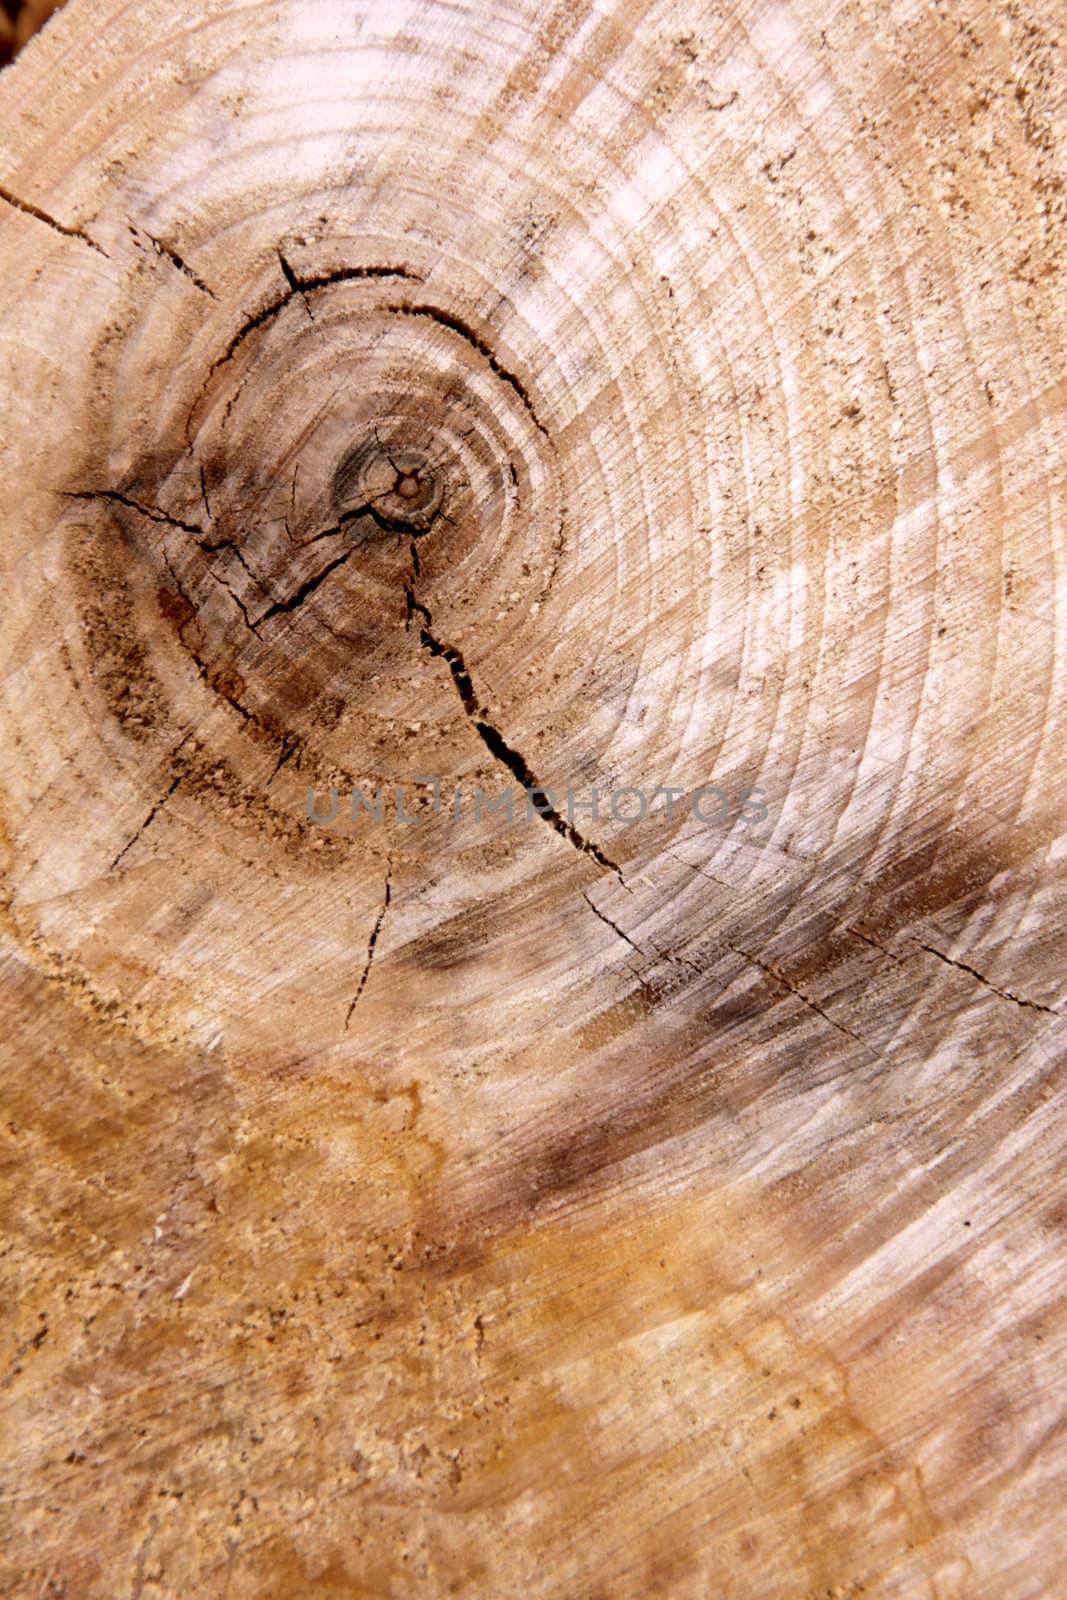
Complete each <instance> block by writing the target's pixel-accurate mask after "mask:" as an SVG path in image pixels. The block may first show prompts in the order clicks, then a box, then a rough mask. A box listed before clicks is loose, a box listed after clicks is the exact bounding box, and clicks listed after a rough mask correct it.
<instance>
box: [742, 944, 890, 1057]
mask: <svg viewBox="0 0 1067 1600" xmlns="http://www.w3.org/2000/svg"><path fill="white" fill-rule="evenodd" d="M727 949H728V950H732V951H733V952H734V954H735V955H738V956H743V957H744V959H745V960H746V961H748V962H751V964H752V965H753V966H754V967H758V968H759V969H760V971H761V972H764V973H766V975H767V976H768V977H769V978H773V979H774V981H775V983H778V984H781V986H782V988H783V989H785V990H786V991H787V992H788V993H789V994H791V995H793V996H794V997H795V998H796V999H797V1000H799V1001H800V1002H801V1004H802V1005H805V1006H807V1008H808V1010H809V1011H814V1013H815V1015H816V1016H817V1017H821V1018H822V1020H823V1021H824V1022H827V1023H829V1025H830V1027H831V1028H836V1029H837V1032H838V1033H843V1034H844V1035H845V1037H846V1038H848V1039H853V1040H854V1041H855V1042H856V1044H859V1045H863V1048H864V1049H867V1048H868V1047H867V1045H866V1043H865V1042H864V1040H862V1039H861V1038H860V1036H859V1034H858V1033H853V1032H852V1029H851V1028H846V1027H844V1026H843V1025H842V1024H841V1023H840V1022H835V1021H834V1019H833V1017H831V1016H828V1015H827V1013H826V1012H825V1011H824V1010H823V1009H822V1007H821V1006H820V1005H817V1004H816V1002H815V1001H814V1000H811V999H809V998H808V996H807V995H806V994H804V993H803V992H802V991H801V990H800V989H798V988H797V987H796V985H795V984H792V983H790V982H789V979H788V978H786V977H785V976H784V975H783V974H782V973H781V972H780V971H779V970H778V968H777V967H775V966H772V965H771V963H770V962H769V961H761V960H760V958H759V956H753V955H750V954H749V953H748V951H747V950H742V949H741V948H740V947H739V946H738V945H736V944H731V945H727Z"/></svg>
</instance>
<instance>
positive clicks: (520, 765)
mask: <svg viewBox="0 0 1067 1600" xmlns="http://www.w3.org/2000/svg"><path fill="white" fill-rule="evenodd" d="M406 592H407V598H408V620H409V622H410V620H411V617H412V615H413V614H414V613H415V612H418V614H419V615H420V616H421V617H422V618H423V619H424V621H425V624H426V626H425V627H423V628H421V629H420V630H419V640H420V642H421V644H422V647H423V649H424V650H428V651H429V653H430V655H432V656H436V657H437V658H439V659H440V660H442V661H444V663H445V665H446V666H447V667H448V670H449V672H450V673H451V674H452V682H453V683H454V684H455V686H456V693H457V694H458V695H459V698H460V701H461V703H462V705H463V709H464V711H465V712H466V714H467V717H468V719H469V720H470V722H471V724H472V726H473V728H474V730H475V732H476V733H477V734H478V737H479V738H480V739H481V741H482V743H483V744H484V745H485V747H486V749H487V750H488V751H489V752H490V754H491V755H493V756H494V757H495V758H496V760H497V761H499V762H500V764H501V766H503V767H506V768H507V770H508V771H509V772H510V773H511V775H512V777H514V778H517V779H518V781H519V783H520V784H521V785H522V787H523V789H525V790H526V791H527V793H528V794H529V796H530V804H532V805H533V807H534V810H535V811H536V812H537V814H538V816H539V817H540V818H541V819H542V821H544V822H546V823H547V824H548V826H549V827H550V828H554V829H555V831H556V832H557V833H558V834H559V835H560V837H561V838H564V839H566V840H567V842H568V843H569V844H572V845H573V846H574V848H575V849H576V850H581V851H582V852H583V854H585V855H587V856H590V857H591V858H592V859H593V860H594V861H595V862H596V863H597V865H598V866H601V867H603V868H604V869H605V871H607V872H614V873H615V874H616V876H617V877H618V878H619V880H620V882H621V881H622V871H621V869H620V868H619V866H618V863H617V862H615V861H612V859H611V857H610V856H608V855H605V853H604V851H603V850H601V848H600V846H599V845H598V844H594V843H593V841H592V840H591V839H586V838H584V837H583V836H582V835H581V834H580V833H579V832H578V829H577V828H576V827H574V825H573V823H570V822H568V821H567V820H566V818H565V817H561V816H560V814H559V812H558V811H557V810H556V809H555V807H554V806H553V805H552V803H551V801H550V800H549V798H548V794H547V792H546V790H545V789H543V788H542V786H541V784H540V783H539V782H538V780H537V778H536V777H535V775H534V773H533V772H532V771H531V769H530V767H529V765H528V764H527V762H526V760H525V758H524V757H523V756H522V755H520V753H519V752H518V750H516V749H514V748H513V746H512V745H510V744H508V742H507V740H506V739H505V738H504V736H503V734H502V733H501V732H500V730H499V729H498V728H496V727H494V725H493V724H492V723H491V722H490V721H489V720H488V717H489V713H488V711H487V710H486V708H485V707H484V706H482V705H481V704H480V703H479V701H478V697H477V695H476V694H475V692H474V684H473V683H472V682H471V675H470V673H469V672H468V671H467V666H466V663H465V661H464V660H463V657H462V655H461V654H460V652H459V651H458V650H456V649H454V648H453V647H452V646H451V645H448V644H443V643H442V642H441V640H440V639H438V638H437V637H436V636H435V635H434V634H433V633H432V632H431V631H430V630H431V628H432V626H433V619H432V618H431V616H430V613H429V611H428V610H427V609H426V607H425V606H424V605H422V604H421V602H420V601H419V600H417V599H416V597H415V594H414V591H413V590H411V589H410V587H409V588H408V589H407V591H406Z"/></svg>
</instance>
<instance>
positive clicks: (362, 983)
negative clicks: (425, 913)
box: [345, 861, 393, 1028]
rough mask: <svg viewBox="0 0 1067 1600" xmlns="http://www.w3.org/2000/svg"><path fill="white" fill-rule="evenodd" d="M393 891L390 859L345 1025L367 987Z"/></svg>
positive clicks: (350, 1018)
mask: <svg viewBox="0 0 1067 1600" xmlns="http://www.w3.org/2000/svg"><path fill="white" fill-rule="evenodd" d="M392 892H393V864H392V862H391V861H390V863H389V865H388V867H387V868H386V873H385V898H384V899H383V901H382V904H381V909H380V910H379V912H378V920H377V921H376V922H375V924H374V927H373V928H372V929H371V931H370V938H369V939H368V940H367V959H366V961H365V962H364V963H363V971H362V973H361V975H360V979H359V987H358V988H357V989H356V992H355V994H354V995H353V996H352V1003H351V1005H350V1006H349V1008H348V1012H347V1014H346V1016H345V1027H346V1028H347V1027H348V1024H349V1023H350V1022H351V1020H352V1013H353V1011H355V1009H356V1006H357V1004H358V1003H359V997H360V995H361V994H362V993H363V991H364V989H365V988H366V987H367V979H368V978H369V977H370V969H371V967H372V965H373V964H374V947H375V945H376V944H377V943H378V935H379V934H380V933H381V931H382V923H383V922H384V921H385V913H386V912H387V911H388V910H389V901H390V899H391V898H392Z"/></svg>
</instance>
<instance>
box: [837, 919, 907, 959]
mask: <svg viewBox="0 0 1067 1600" xmlns="http://www.w3.org/2000/svg"><path fill="white" fill-rule="evenodd" d="M841 926H842V927H843V928H844V930H845V932H846V933H850V934H851V935H852V937H853V938H854V939H861V940H862V941H863V943H864V944H867V945H870V947H871V949H872V950H880V951H881V952H882V954H883V955H884V956H888V957H889V959H890V961H895V962H896V964H897V966H898V967H902V966H903V965H904V963H903V962H902V961H901V959H900V957H899V956H898V955H895V954H894V952H893V951H892V950H890V948H889V946H888V945H885V944H879V942H878V940H877V939H872V938H871V937H870V936H869V935H868V934H866V933H863V932H861V930H860V929H859V928H854V927H853V926H852V924H851V923H849V922H843V923H842V924H841Z"/></svg>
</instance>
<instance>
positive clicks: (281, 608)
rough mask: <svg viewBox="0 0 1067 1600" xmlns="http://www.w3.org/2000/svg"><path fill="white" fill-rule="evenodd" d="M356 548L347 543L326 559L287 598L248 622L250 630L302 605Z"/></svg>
mask: <svg viewBox="0 0 1067 1600" xmlns="http://www.w3.org/2000/svg"><path fill="white" fill-rule="evenodd" d="M358 549H359V545H357V544H353V545H349V547H348V549H347V550H342V552H341V554H340V555H339V556H335V558H334V559H333V560H332V561H328V562H327V563H326V565H325V566H324V567H323V568H322V570H321V571H320V572H316V573H315V574H314V576H313V577H311V578H308V579H307V581H306V582H305V583H302V584H301V585H300V587H299V589H298V590H297V591H296V593H295V594H293V595H290V597H289V599H288V600H276V601H275V602H274V604H273V605H272V606H268V607H267V609H266V611H264V612H263V614H262V615H261V616H259V617H257V618H256V620H255V622H250V623H249V627H250V628H251V629H252V632H253V633H257V632H258V631H259V629H260V628H261V627H262V626H263V624H264V623H265V622H269V621H270V619H271V617H278V616H281V615H282V614H283V613H288V612H290V611H295V610H296V608H297V606H301V605H303V603H304V601H305V600H306V599H307V598H308V596H309V595H312V594H314V593H315V590H316V589H317V588H318V587H319V585H320V584H322V583H325V581H326V579H327V578H328V577H329V576H330V573H331V572H336V571H337V568H338V567H341V566H344V564H345V562H346V561H347V560H348V559H349V557H350V556H353V555H355V553H356V551H357V550H358Z"/></svg>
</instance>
